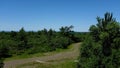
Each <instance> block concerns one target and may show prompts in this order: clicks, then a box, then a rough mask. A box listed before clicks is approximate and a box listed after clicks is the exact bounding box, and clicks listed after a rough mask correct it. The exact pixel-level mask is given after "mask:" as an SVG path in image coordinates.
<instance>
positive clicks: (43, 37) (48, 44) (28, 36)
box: [0, 26, 80, 67]
mask: <svg viewBox="0 0 120 68" xmlns="http://www.w3.org/2000/svg"><path fill="white" fill-rule="evenodd" d="M72 28H73V26H69V27H67V26H65V27H61V28H60V31H59V32H56V31H54V30H52V29H49V30H47V29H43V30H41V31H37V32H34V31H28V32H27V31H25V30H24V28H21V29H20V30H19V31H18V32H17V31H11V32H5V31H2V32H0V63H1V65H3V59H4V58H7V57H13V58H16V59H17V58H27V57H29V56H30V55H31V57H32V56H33V55H32V54H34V55H38V54H39V56H40V55H43V54H42V53H45V52H51V51H58V50H60V49H67V48H68V46H69V45H70V44H71V43H75V42H79V41H80V36H79V35H78V33H77V34H76V33H75V32H74V31H73V30H72ZM1 67H2V66H1Z"/></svg>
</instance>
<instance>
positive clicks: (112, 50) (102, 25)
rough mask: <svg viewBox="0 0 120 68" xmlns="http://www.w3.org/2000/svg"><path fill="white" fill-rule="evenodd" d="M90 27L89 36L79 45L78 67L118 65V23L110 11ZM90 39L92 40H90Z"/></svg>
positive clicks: (108, 67) (116, 66) (119, 40)
mask: <svg viewBox="0 0 120 68" xmlns="http://www.w3.org/2000/svg"><path fill="white" fill-rule="evenodd" d="M97 21H98V23H97V24H96V25H92V26H91V27H90V36H92V39H90V38H91V37H87V41H84V43H83V45H82V47H81V53H80V59H79V63H78V68H119V67H120V45H119V44H120V43H119V42H120V24H119V23H118V22H117V21H116V20H115V18H113V16H112V14H111V13H105V15H104V18H100V17H97ZM91 40H92V41H91Z"/></svg>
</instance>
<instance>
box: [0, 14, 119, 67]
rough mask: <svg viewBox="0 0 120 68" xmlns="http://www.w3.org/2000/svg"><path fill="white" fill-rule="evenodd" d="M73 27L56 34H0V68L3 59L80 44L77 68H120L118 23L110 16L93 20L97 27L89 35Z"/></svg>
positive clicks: (17, 32) (20, 32)
mask: <svg viewBox="0 0 120 68" xmlns="http://www.w3.org/2000/svg"><path fill="white" fill-rule="evenodd" d="M72 29H73V26H72V25H71V26H65V27H63V26H62V27H61V28H60V29H59V31H55V30H52V29H49V30H47V29H43V30H39V31H36V32H35V31H25V29H24V28H21V29H20V30H19V31H10V32H6V31H1V32H0V68H3V65H4V63H3V61H4V59H5V58H7V57H12V56H16V55H22V54H27V55H29V54H35V53H42V52H51V51H55V50H56V49H59V48H60V49H67V47H68V46H69V45H70V44H72V43H76V42H82V44H81V46H80V47H81V48H80V49H79V50H80V54H79V57H78V63H77V64H76V66H77V68H120V23H119V22H117V21H116V19H115V18H113V15H112V13H109V12H107V13H105V15H104V18H101V17H97V24H96V25H91V26H90V28H89V32H75V31H73V30H72Z"/></svg>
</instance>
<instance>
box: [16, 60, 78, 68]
mask: <svg viewBox="0 0 120 68" xmlns="http://www.w3.org/2000/svg"><path fill="white" fill-rule="evenodd" d="M56 62H57V63H56ZM17 68H76V63H75V62H74V60H73V59H66V60H64V61H62V62H60V61H51V62H50V63H37V62H32V63H26V64H23V65H20V66H18V67H17Z"/></svg>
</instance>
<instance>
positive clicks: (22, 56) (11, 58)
mask: <svg viewBox="0 0 120 68" xmlns="http://www.w3.org/2000/svg"><path fill="white" fill-rule="evenodd" d="M71 50H73V44H71V45H70V46H69V47H68V48H67V49H56V51H52V52H46V53H35V54H29V55H28V54H22V55H17V56H13V57H9V58H6V59H5V61H11V60H18V59H26V58H33V57H34V58H35V57H41V56H49V55H53V54H56V53H59V52H66V51H71Z"/></svg>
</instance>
